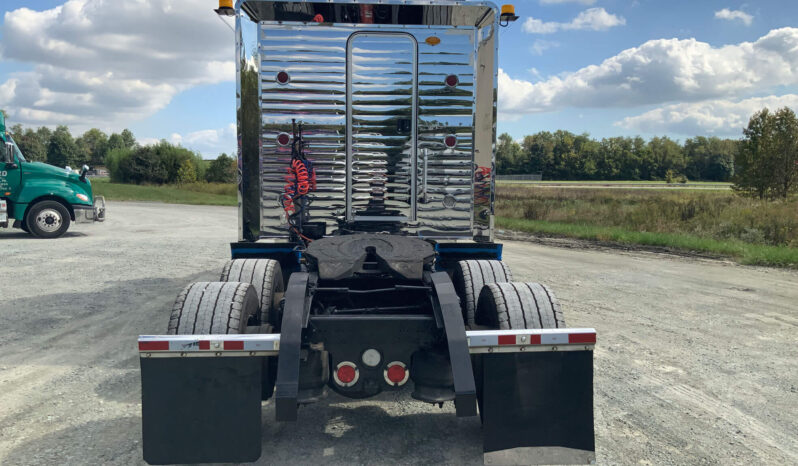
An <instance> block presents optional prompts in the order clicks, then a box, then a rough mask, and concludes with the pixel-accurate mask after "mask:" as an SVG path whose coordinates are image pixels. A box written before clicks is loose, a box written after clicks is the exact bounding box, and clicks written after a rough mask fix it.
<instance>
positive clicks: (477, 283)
mask: <svg viewBox="0 0 798 466" xmlns="http://www.w3.org/2000/svg"><path fill="white" fill-rule="evenodd" d="M452 281H453V282H454V289H455V291H456V292H457V296H459V297H460V306H461V307H462V309H463V321H464V322H465V324H466V325H469V326H470V325H474V313H475V311H476V308H477V300H478V299H479V295H480V292H481V291H482V287H483V286H485V285H488V284H491V283H506V282H511V281H513V273H512V272H511V271H510V267H509V266H507V264H505V263H504V262H502V261H497V260H467V261H460V262H458V263H457V266H455V268H454V277H452Z"/></svg>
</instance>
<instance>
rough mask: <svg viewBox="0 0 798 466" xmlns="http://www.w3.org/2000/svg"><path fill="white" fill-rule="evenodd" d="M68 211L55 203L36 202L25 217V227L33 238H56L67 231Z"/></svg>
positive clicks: (68, 222) (58, 203)
mask: <svg viewBox="0 0 798 466" xmlns="http://www.w3.org/2000/svg"><path fill="white" fill-rule="evenodd" d="M69 224H70V217H69V211H68V210H67V208H66V207H64V205H63V204H61V203H60V202H56V201H41V202H37V203H36V204H34V205H33V207H31V208H30V210H29V211H28V215H27V216H26V217H25V225H27V227H28V230H29V231H30V233H31V234H32V235H33V236H38V237H39V238H58V237H59V236H61V235H63V234H64V233H66V232H67V230H69Z"/></svg>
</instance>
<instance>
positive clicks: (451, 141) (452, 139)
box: [443, 134, 457, 149]
mask: <svg viewBox="0 0 798 466" xmlns="http://www.w3.org/2000/svg"><path fill="white" fill-rule="evenodd" d="M443 143H444V144H445V145H446V147H448V148H449V149H451V148H452V147H454V146H456V145H457V137H456V136H455V135H454V134H450V135H448V136H446V138H445V139H444V140H443Z"/></svg>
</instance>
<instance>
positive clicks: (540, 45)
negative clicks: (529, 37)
mask: <svg viewBox="0 0 798 466" xmlns="http://www.w3.org/2000/svg"><path fill="white" fill-rule="evenodd" d="M559 45H560V43H559V42H554V41H551V40H543V39H537V40H535V42H532V45H530V46H529V51H530V52H532V53H533V54H534V55H543V52H545V51H546V50H549V49H552V48H554V47H558V46H559Z"/></svg>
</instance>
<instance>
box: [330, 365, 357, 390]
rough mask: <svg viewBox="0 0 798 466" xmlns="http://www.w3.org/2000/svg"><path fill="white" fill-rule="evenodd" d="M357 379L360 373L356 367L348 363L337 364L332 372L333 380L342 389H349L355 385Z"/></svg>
mask: <svg viewBox="0 0 798 466" xmlns="http://www.w3.org/2000/svg"><path fill="white" fill-rule="evenodd" d="M359 377H360V371H358V369H357V366H355V364H354V363H351V362H349V361H344V362H342V363H340V364H338V367H336V369H335V372H333V379H335V383H337V384H338V385H341V386H343V387H351V386H352V385H354V384H356V383H357V379H358V378H359Z"/></svg>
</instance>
